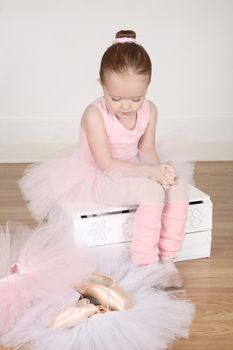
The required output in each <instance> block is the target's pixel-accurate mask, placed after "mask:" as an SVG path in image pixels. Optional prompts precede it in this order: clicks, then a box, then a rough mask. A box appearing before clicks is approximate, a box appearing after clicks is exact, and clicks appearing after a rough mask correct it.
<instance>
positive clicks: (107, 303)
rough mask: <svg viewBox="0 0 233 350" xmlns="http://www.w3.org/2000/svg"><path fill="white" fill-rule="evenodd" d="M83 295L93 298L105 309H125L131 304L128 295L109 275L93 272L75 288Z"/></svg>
mask: <svg viewBox="0 0 233 350" xmlns="http://www.w3.org/2000/svg"><path fill="white" fill-rule="evenodd" d="M77 289H78V292H79V293H81V294H82V295H84V296H85V297H90V298H94V299H95V300H96V301H97V302H99V304H101V305H102V306H104V307H105V308H106V309H107V311H109V310H113V311H125V310H128V309H129V308H131V307H132V306H133V303H132V300H131V298H130V297H129V295H128V294H127V293H126V292H125V291H124V290H123V289H122V288H121V287H120V286H119V285H118V284H117V283H116V282H115V281H113V279H112V278H111V277H108V276H104V275H101V274H98V273H93V274H91V276H90V277H89V278H88V280H87V281H85V282H84V284H83V285H82V286H81V287H79V288H77Z"/></svg>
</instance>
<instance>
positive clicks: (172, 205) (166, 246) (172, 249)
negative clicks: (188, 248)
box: [159, 180, 189, 258]
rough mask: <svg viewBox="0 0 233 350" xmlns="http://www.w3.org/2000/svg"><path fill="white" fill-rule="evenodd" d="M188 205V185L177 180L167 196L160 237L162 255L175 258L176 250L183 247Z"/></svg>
mask: <svg viewBox="0 0 233 350" xmlns="http://www.w3.org/2000/svg"><path fill="white" fill-rule="evenodd" d="M188 206H189V202H188V192H187V185H186V183H185V182H184V181H182V180H177V183H176V185H174V186H173V187H172V188H171V189H170V190H168V191H167V192H166V196H165V203H164V208H163V212H162V227H161V234H160V239H159V249H160V255H161V256H167V257H171V258H175V257H176V252H177V251H178V250H180V249H181V246H182V242H183V240H184V229H185V223H186V220H187V215H188Z"/></svg>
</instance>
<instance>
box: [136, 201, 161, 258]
mask: <svg viewBox="0 0 233 350" xmlns="http://www.w3.org/2000/svg"><path fill="white" fill-rule="evenodd" d="M162 209H163V205H150V204H141V205H139V206H138V208H137V211H136V214H135V218H134V222H133V235H132V243H131V253H132V261H133V262H134V263H135V264H136V265H147V264H151V263H153V262H156V261H158V260H159V256H158V253H159V250H158V241H159V236H160V228H161V213H162Z"/></svg>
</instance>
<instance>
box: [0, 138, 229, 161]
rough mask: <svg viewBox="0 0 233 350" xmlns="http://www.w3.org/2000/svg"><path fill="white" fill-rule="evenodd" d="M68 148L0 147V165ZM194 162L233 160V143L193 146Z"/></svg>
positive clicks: (69, 145)
mask: <svg viewBox="0 0 233 350" xmlns="http://www.w3.org/2000/svg"><path fill="white" fill-rule="evenodd" d="M68 147H74V145H72V144H69V143H64V144H56V143H51V144H27V145H4V146H0V163H32V162H37V161H41V160H44V159H46V158H48V157H49V156H51V155H53V154H54V153H56V152H58V153H59V151H62V150H64V149H66V148H68ZM191 151H192V156H191V159H190V160H193V161H222V160H228V161H231V160H233V142H225V143H219V142H218V143H213V142H212V143H211V142H209V143H207V142H206V143H202V142H194V143H193V144H192V150H191Z"/></svg>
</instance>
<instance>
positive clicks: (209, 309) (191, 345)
mask: <svg viewBox="0 0 233 350" xmlns="http://www.w3.org/2000/svg"><path fill="white" fill-rule="evenodd" d="M24 167H25V164H0V224H4V223H5V222H6V220H9V219H10V220H12V219H13V220H18V221H21V222H24V223H26V224H28V225H29V226H31V227H33V226H35V222H34V221H33V220H32V219H31V218H30V215H29V213H28V211H27V208H26V206H25V204H24V202H23V199H22V197H21V195H20V192H19V190H18V187H17V179H18V178H20V176H21V174H22V171H23V169H24ZM195 179H196V186H197V187H198V188H200V189H201V190H203V191H204V192H206V193H208V194H209V195H210V197H211V200H212V201H213V203H214V215H213V242H212V256H211V258H209V259H200V260H193V261H187V262H180V263H178V264H177V265H178V267H179V269H180V271H181V272H182V274H183V277H184V287H185V289H186V291H187V296H188V298H189V299H190V300H192V302H193V303H194V304H195V305H196V317H195V319H194V321H193V324H192V326H191V330H190V338H189V339H188V340H183V339H182V340H178V341H177V342H176V343H175V344H174V345H173V347H172V349H173V350H184V349H188V350H194V349H195V350H209V349H211V350H232V349H233V162H199V163H197V166H196V173H195ZM54 350H56V349H54ZM64 350H65V349H64ZM125 350H127V349H125ZM145 350H146V349H145Z"/></svg>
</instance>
